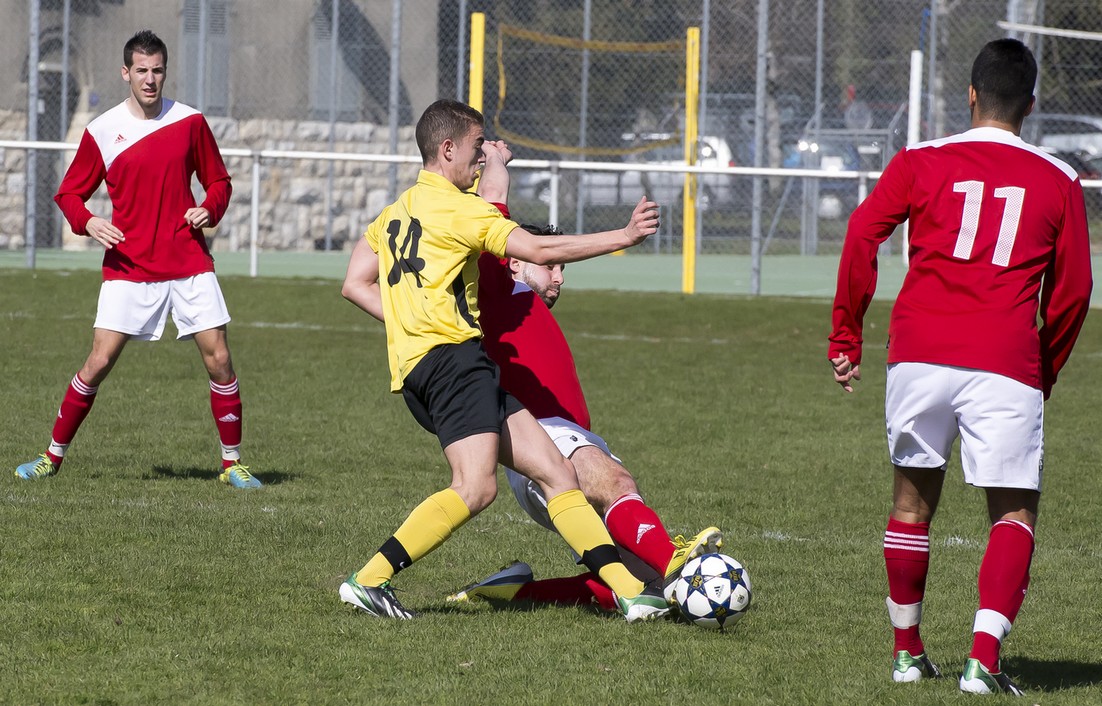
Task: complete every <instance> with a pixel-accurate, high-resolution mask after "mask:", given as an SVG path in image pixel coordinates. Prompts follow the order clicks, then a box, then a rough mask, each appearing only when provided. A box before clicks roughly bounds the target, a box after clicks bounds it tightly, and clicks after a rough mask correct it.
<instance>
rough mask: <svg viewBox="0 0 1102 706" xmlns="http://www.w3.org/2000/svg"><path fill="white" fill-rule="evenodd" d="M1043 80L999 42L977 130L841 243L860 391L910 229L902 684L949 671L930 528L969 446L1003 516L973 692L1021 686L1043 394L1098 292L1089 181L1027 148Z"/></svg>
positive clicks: (921, 158)
mask: <svg viewBox="0 0 1102 706" xmlns="http://www.w3.org/2000/svg"><path fill="white" fill-rule="evenodd" d="M1036 80H1037V64H1036V61H1035V60H1034V58H1033V54H1032V53H1031V52H1030V51H1029V49H1028V48H1026V47H1025V45H1023V44H1022V43H1021V42H1019V41H1017V40H1014V39H1000V40H996V41H993V42H990V43H988V44H987V45H986V46H984V48H983V50H982V51H980V53H979V55H978V56H977V57H976V60H975V62H974V63H973V65H972V76H971V86H970V87H969V91H968V106H969V108H970V110H971V113H972V129H971V130H968V131H967V132H964V133H962V134H960V135H953V136H951V137H946V138H943V139H939V140H933V141H931V142H923V143H919V144H916V145H912V146H910V147H907V148H905V149H903V150H901V151H900V152H899V154H897V155H896V156H895V157H894V158H893V159H892V161H891V163H890V164H889V165H888V167H887V169H885V170H884V174H883V176H882V177H881V179H880V181H879V182H878V183H877V185H876V188H875V189H874V190H873V191H872V193H871V194H870V195H869V198H868V199H866V200H865V202H864V203H862V204H861V205H860V206H859V207H858V208H857V209H856V210H855V211H854V212H853V216H852V217H851V218H850V222H849V230H848V231H847V233H846V241H845V246H844V248H843V250H842V260H841V263H840V265H839V268H838V290H837V294H836V295H835V299H834V327H833V331H832V333H831V335H830V347H829V353H828V357H829V358H830V362H831V364H832V366H833V368H834V380H835V381H836V382H837V383H839V384H840V385H841V386H842V388H843V389H844V390H846V391H847V392H852V391H853V386H852V383H853V381H855V380H859V379H860V368H859V367H858V366H859V365H860V363H861V344H862V337H861V330H862V323H863V319H864V315H865V312H866V310H867V309H868V306H869V302H870V300H871V299H872V294H873V290H874V289H875V287H876V250H877V247H878V246H879V244H880V243H882V242H883V241H884V240H886V239H887V238H888V236H890V235H891V234H892V232H893V231H894V230H895V228H896V226H898V225H899V224H901V223H902V222H903V221H905V220H907V219H910V224H911V239H910V245H909V254H910V269H909V271H908V272H907V276H906V278H905V279H904V281H903V287H902V289H901V291H900V293H899V297H898V299H897V300H896V302H895V306H894V307H893V308H892V314H891V323H890V325H889V327H888V341H889V343H888V372H887V394H886V396H885V405H884V406H885V417H886V421H887V431H888V447H889V453H890V456H891V462H892V464H893V465H894V467H895V491H894V497H893V503H892V510H891V514H890V516H889V519H888V526H887V530H886V531H885V533H884V561H885V565H886V567H887V574H888V598H887V605H888V615H889V617H890V619H891V624H892V627H893V629H894V634H895V649H894V654H895V659H894V663H893V668H892V678H893V680H894V681H897V682H909V681H918V680H920V679H922V678H924V677H933V676H939V674H940V672H939V670H938V669H937V667H936V666H934V663H933V662H932V661H930V658H929V657H928V656H927V654H926V649H925V646H924V644H923V641H922V638H921V636H920V634H919V623H920V621H921V618H922V602H923V598H924V596H925V592H926V575H927V571H928V568H929V561H930V535H929V530H930V521H931V520H932V519H933V516H934V512H935V511H936V509H937V505H938V500H939V499H940V497H941V488H942V484H943V482H944V480H945V470H946V466H947V464H948V459H949V455H950V453H951V449H952V446H953V442H954V440H955V439H956V438H957V437H958V436H959V437H960V453H961V465H962V466H963V470H964V479H965V481H966V482H967V483H969V484H970V485H973V486H976V487H978V488H982V489H983V490H984V492H985V494H986V496H987V510H988V515H989V518H990V522H991V530H990V535H989V538H988V543H987V549H986V551H985V553H984V557H983V562H982V564H981V565H980V571H979V610H977V611H976V617H975V622H974V623H973V628H972V633H973V642H972V651H971V653H970V655H969V658H968V660H967V661H966V662H965V665H964V670H963V674H962V675H961V677H960V689H961V691H964V692H970V693H981V694H986V693H1010V694H1017V695H1020V694H1021V693H1022V691H1021V689H1020V688H1019V687H1018V686H1017V685H1016V684H1015V683H1014V682H1013V681H1012V680H1011V679H1010V678H1009V677H1008V676H1007V675H1006V674H1005V673H1003V672H1002V671H1001V668H1000V664H999V654H1000V649H1001V646H1002V641H1003V639H1004V638H1005V637H1006V636H1007V635H1008V634H1009V633H1010V629H1011V626H1012V624H1013V623H1014V619H1015V617H1017V614H1018V611H1019V609H1020V608H1021V606H1022V602H1023V600H1024V598H1025V593H1026V588H1027V587H1028V585H1029V567H1030V563H1031V561H1032V557H1033V546H1034V540H1033V534H1034V528H1035V527H1036V524H1037V510H1038V503H1039V499H1040V489H1041V470H1042V456H1043V450H1044V434H1043V428H1042V427H1043V419H1044V414H1043V405H1044V402H1043V401H1044V399H1045V398H1047V397H1048V396H1049V393H1050V392H1051V391H1052V386H1053V385H1054V384H1055V382H1056V376H1057V374H1058V373H1059V372H1060V369H1061V368H1062V367H1063V365H1064V363H1066V362H1067V360H1068V356H1069V355H1070V354H1071V349H1072V346H1073V344H1074V343H1075V339H1076V337H1077V336H1078V335H1079V330H1080V328H1081V327H1082V325H1083V320H1084V318H1085V317H1086V315H1087V309H1088V306H1089V304H1090V293H1091V286H1092V282H1091V260H1090V240H1089V237H1088V233H1087V219H1086V215H1085V212H1084V207H1083V189H1082V186H1081V185H1080V183H1079V180H1078V178H1077V177H1076V173H1075V171H1074V170H1073V169H1072V168H1071V167H1069V166H1068V165H1067V164H1064V163H1063V162H1061V161H1060V160H1058V159H1055V158H1053V157H1051V156H1050V155H1048V154H1046V153H1044V152H1042V151H1041V150H1039V149H1037V148H1036V147H1033V146H1032V145H1029V144H1026V143H1025V142H1023V141H1022V139H1021V138H1020V137H1019V134H1020V133H1021V128H1022V122H1023V120H1024V119H1025V117H1026V115H1028V114H1029V113H1030V111H1031V110H1032V109H1033V86H1034V84H1035V83H1036ZM1038 314H1040V319H1041V323H1042V326H1041V328H1040V330H1038V327H1037V318H1038Z"/></svg>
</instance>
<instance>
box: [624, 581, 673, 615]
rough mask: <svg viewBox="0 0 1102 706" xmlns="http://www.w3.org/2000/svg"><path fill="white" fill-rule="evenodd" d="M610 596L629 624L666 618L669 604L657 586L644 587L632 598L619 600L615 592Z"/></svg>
mask: <svg viewBox="0 0 1102 706" xmlns="http://www.w3.org/2000/svg"><path fill="white" fill-rule="evenodd" d="M612 595H613V597H614V598H615V599H616V605H617V606H619V607H620V613H621V614H622V615H623V616H624V620H626V621H628V622H629V623H635V622H641V621H645V620H657V619H658V618H664V617H666V616H667V615H669V612H670V604H669V603H668V602H667V601H666V597H665V596H664V595H663V594H662V589H661V588H658V587H657V586H646V587H644V588H643V591H642V593H640V594H639V595H638V596H635V597H634V598H621V597H620V596H617V595H616V594H615V592H614V593H613V594H612Z"/></svg>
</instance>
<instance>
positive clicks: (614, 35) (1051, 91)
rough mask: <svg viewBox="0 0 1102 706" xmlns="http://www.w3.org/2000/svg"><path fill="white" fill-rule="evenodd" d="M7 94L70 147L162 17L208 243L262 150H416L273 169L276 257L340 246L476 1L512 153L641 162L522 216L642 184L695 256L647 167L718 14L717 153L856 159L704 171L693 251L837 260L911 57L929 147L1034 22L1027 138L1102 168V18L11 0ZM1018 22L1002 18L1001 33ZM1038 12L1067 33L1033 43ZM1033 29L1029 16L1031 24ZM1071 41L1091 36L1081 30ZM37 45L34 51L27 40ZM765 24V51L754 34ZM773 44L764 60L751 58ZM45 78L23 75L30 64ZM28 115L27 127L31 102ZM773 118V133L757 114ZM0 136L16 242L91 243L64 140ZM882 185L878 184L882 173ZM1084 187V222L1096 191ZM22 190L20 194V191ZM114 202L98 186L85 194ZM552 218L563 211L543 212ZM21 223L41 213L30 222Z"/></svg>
mask: <svg viewBox="0 0 1102 706" xmlns="http://www.w3.org/2000/svg"><path fill="white" fill-rule="evenodd" d="M0 6H3V9H4V10H5V11H6V13H7V14H6V17H8V21H7V22H5V23H4V25H3V26H2V27H0V36H2V37H3V39H4V40H5V41H3V42H2V43H0V51H3V52H6V53H7V54H8V56H7V57H6V59H7V60H6V61H3V62H0V72H6V74H7V75H6V76H5V78H7V79H8V84H7V85H9V86H12V87H14V90H11V91H9V94H8V99H7V101H6V102H0V140H5V141H6V142H5V144H11V142H10V141H19V140H25V139H28V138H30V139H33V140H38V141H41V142H47V143H62V142H66V143H76V142H77V141H78V140H79V137H80V134H81V131H82V130H83V129H84V127H85V126H86V125H87V124H88V122H89V121H90V120H91V119H93V118H94V117H95V116H97V115H99V114H100V113H102V112H103V111H104V110H106V109H108V108H110V107H112V106H114V105H116V104H117V103H118V102H120V101H121V100H123V99H124V98H125V97H126V92H127V86H126V84H125V83H124V82H123V81H122V80H121V79H120V67H121V65H122V56H121V54H122V45H123V43H124V42H125V40H126V39H127V38H128V37H129V36H130V35H131V34H132V33H133V32H135V31H137V30H138V29H143V28H150V29H153V30H154V31H155V32H157V33H158V34H159V35H160V36H161V37H162V38H163V39H164V40H165V41H166V42H167V44H168V46H169V52H170V60H169V64H168V67H169V72H168V81H167V84H166V92H165V93H166V95H167V96H169V97H172V98H176V99H178V100H181V101H183V102H185V103H188V104H191V105H194V106H195V107H198V108H200V109H201V110H203V111H204V112H205V113H206V114H207V116H208V119H209V121H210V123H211V125H212V128H213V129H214V130H215V134H216V135H217V137H218V139H219V144H220V145H221V146H222V147H223V148H237V149H243V150H250V151H253V152H249V153H242V156H233V157H230V158H228V159H227V165H228V166H229V168H230V170H231V173H232V175H233V176H234V185H235V195H234V199H233V203H232V206H231V209H230V212H229V213H228V214H227V216H226V218H225V219H224V221H223V223H222V224H221V226H220V227H219V228H218V229H217V231H213V232H211V233H210V236H211V238H212V247H213V248H214V249H215V250H216V251H217V250H231V249H237V248H241V247H244V245H245V244H247V243H248V241H249V237H250V231H249V229H250V221H251V216H252V212H251V208H250V206H251V203H250V202H251V201H252V200H253V198H254V194H253V189H252V186H251V179H250V176H251V170H252V167H253V163H254V162H255V161H256V160H258V159H260V158H259V157H258V156H257V155H256V153H255V151H257V150H282V151H284V152H293V151H307V152H311V153H330V152H337V153H357V154H364V153H371V154H380V155H405V156H407V157H408V158H409V160H410V161H409V162H406V163H397V164H396V163H369V162H362V161H361V162H353V161H343V160H340V159H324V158H318V157H317V155H315V156H314V157H311V158H299V157H296V156H294V155H289V156H282V157H279V158H274V157H272V158H264V159H262V160H261V162H260V179H259V188H258V190H257V193H256V195H255V198H256V200H257V201H258V202H259V205H258V213H259V218H258V221H259V223H258V226H257V230H258V232H257V238H258V241H259V246H260V247H261V248H262V249H263V250H269V251H274V250H290V251H307V250H330V249H333V250H339V249H344V248H347V246H348V244H349V243H350V242H353V241H354V240H355V239H356V237H357V236H358V235H359V233H360V232H361V231H362V229H363V227H364V226H365V225H366V224H367V223H368V222H369V221H370V220H371V218H373V216H374V215H375V214H376V213H378V211H379V210H381V208H382V207H383V205H384V204H385V203H386V202H387V201H388V200H389V199H390V198H392V197H393V195H394V194H395V193H396V192H397V191H399V190H400V189H402V188H404V187H405V186H406V185H408V184H409V183H410V182H411V181H412V179H413V176H414V174H415V171H416V166H417V165H416V155H417V150H416V146H415V144H414V141H413V135H412V124H413V122H414V121H415V120H416V117H417V116H418V115H419V114H420V112H421V111H422V110H423V109H424V108H425V107H426V106H427V105H428V104H429V103H430V102H432V101H433V100H435V99H436V98H439V97H458V98H460V99H464V98H465V97H466V88H467V68H468V65H469V62H470V61H471V60H472V59H471V58H470V57H469V56H468V45H467V40H468V34H467V33H468V31H469V22H468V18H469V13H471V12H482V13H485V15H486V30H487V31H486V55H485V81H484V84H483V86H484V89H485V91H484V93H485V100H484V105H483V106H482V107H483V110H484V112H485V114H486V117H487V125H488V133H489V136H490V137H504V138H506V139H508V140H509V141H510V142H511V144H512V145H513V146H514V153H515V155H516V156H517V157H518V158H529V159H550V160H585V161H589V162H593V161H601V162H607V161H612V162H616V163H621V164H622V163H624V162H628V163H631V164H632V165H635V164H638V165H639V170H638V171H631V170H628V171H624V172H598V171H581V172H579V171H574V170H564V171H563V172H562V175H563V176H562V181H561V183H559V184H558V185H557V186H558V188H557V189H555V192H556V193H555V198H556V201H555V203H554V204H552V203H551V197H552V189H551V185H550V184H551V182H550V178H549V176H550V171H553V170H550V171H549V170H548V169H546V168H519V167H518V169H517V170H516V172H515V178H514V185H515V188H514V192H513V199H514V204H515V209H514V210H515V212H517V213H518V215H520V216H521V217H523V218H524V219H525V220H529V221H542V220H546V219H547V218H548V217H549V216H550V215H551V214H552V213H554V214H555V215H556V216H557V219H558V220H559V221H560V223H559V225H561V226H562V227H564V228H565V229H567V230H578V229H584V230H597V229H602V228H605V227H617V226H619V225H621V224H622V223H621V222H622V221H623V220H624V218H625V217H626V214H627V208H628V206H629V205H631V204H634V203H635V201H636V200H637V199H638V197H639V196H640V195H641V194H642V193H643V192H644V191H645V192H647V193H648V194H650V195H653V196H655V197H656V198H657V199H658V200H659V201H660V202H661V203H662V206H663V209H664V212H665V214H666V217H665V219H664V223H665V228H664V232H663V233H662V237H660V238H656V239H655V242H654V243H653V247H654V249H656V250H657V251H659V252H670V253H678V252H680V251H681V247H682V243H681V222H682V217H683V213H682V205H681V204H682V202H681V185H682V178H681V176H680V175H679V174H676V173H664V172H648V171H647V169H646V165H647V164H649V163H659V164H665V165H670V164H674V165H676V164H678V163H680V162H681V161H682V160H683V159H684V146H683V144H682V135H683V133H684V130H685V125H684V118H683V116H684V114H685V105H684V103H685V66H686V53H685V40H686V31H687V29H688V28H689V27H699V28H701V63H700V75H699V80H700V88H701V92H702V96H703V98H702V99H701V101H700V110H699V112H700V129H699V134H700V140H699V142H698V144H697V145H696V146H695V149H696V152H697V160H698V163H699V164H700V165H702V166H710V167H716V168H723V167H752V166H755V165H760V166H763V167H788V168H809V169H820V170H828V171H839V172H842V173H845V174H847V175H849V176H848V177H847V178H814V179H812V178H807V177H806V176H800V175H797V174H784V175H781V176H777V175H772V176H768V177H762V178H761V187H762V188H761V192H760V196H759V198H758V199H755V198H754V193H755V189H754V188H753V182H754V178H753V177H751V176H748V175H746V174H731V173H728V174H707V175H702V176H701V177H700V179H699V182H698V184H699V192H700V197H699V201H698V205H699V207H700V210H699V216H698V224H699V238H698V239H697V243H698V248H699V250H700V252H701V253H704V254H711V253H733V254H743V253H748V252H750V251H751V249H752V243H753V242H755V238H756V239H757V242H759V243H760V244H761V246H762V252H764V253H765V254H767V255H768V254H795V253H799V254H807V255H811V254H829V253H834V252H837V251H838V249H839V247H840V243H841V240H842V237H843V234H844V229H845V221H846V218H847V216H848V214H849V212H850V211H851V210H852V209H853V208H854V206H855V205H856V204H857V202H858V200H859V199H860V198H861V193H862V192H861V188H862V187H861V184H860V183H859V182H858V180H857V179H855V178H853V173H854V172H858V171H862V172H875V171H879V170H880V169H881V168H882V167H883V166H884V165H885V164H886V162H887V160H888V159H890V157H891V156H892V155H893V154H894V153H895V152H896V151H897V150H898V149H899V148H900V147H901V146H902V145H903V144H905V143H906V140H907V125H908V119H909V115H908V108H907V99H908V91H909V76H910V54H911V52H912V50H916V49H917V50H921V51H923V52H924V56H923V88H922V100H921V116H920V123H919V124H920V138H922V139H928V138H934V137H939V136H942V135H946V134H949V133H952V132H956V131H960V130H962V129H965V128H967V127H968V122H969V117H968V114H967V86H968V78H969V70H970V65H971V61H972V59H973V57H974V55H975V53H976V52H977V51H978V49H979V47H980V46H981V45H982V44H983V43H984V42H986V41H988V40H990V39H993V38H997V37H1001V36H1008V35H1009V36H1017V37H1019V38H1022V39H1023V40H1024V41H1027V43H1029V44H1030V45H1031V46H1032V48H1033V49H1034V51H1035V53H1036V54H1037V57H1038V60H1039V62H1040V65H1041V74H1040V79H1039V85H1038V89H1037V96H1038V105H1037V109H1036V115H1035V116H1034V117H1032V118H1030V119H1029V120H1027V123H1026V133H1025V135H1024V136H1025V137H1026V138H1027V139H1030V140H1031V141H1034V142H1037V143H1039V144H1041V145H1043V146H1045V147H1046V148H1048V149H1050V150H1052V151H1055V152H1059V153H1060V155H1061V156H1062V157H1064V158H1065V159H1067V160H1068V161H1069V162H1072V163H1073V165H1074V166H1076V168H1077V169H1080V171H1081V174H1082V175H1083V176H1084V178H1088V179H1089V178H1097V176H1098V172H1099V169H1100V165H1102V161H1100V160H1102V92H1100V91H1098V90H1097V88H1098V81H1099V79H1098V76H1102V42H1099V41H1097V40H1098V38H1099V37H1098V36H1092V35H1091V33H1092V32H1093V33H1100V32H1102V13H1099V12H1098V3H1097V0H967V2H965V1H964V0H878V1H877V2H875V3H870V2H866V1H865V0H829V2H828V1H826V0H786V1H785V2H780V1H779V0H724V1H722V2H710V1H709V0H663V1H662V2H658V1H657V0H645V1H641V2H626V1H613V0H585V1H584V2H575V3H562V2H553V1H552V0H450V1H448V0H446V1H443V2H438V1H437V0H404V1H398V0H392V1H390V2H387V1H386V0H283V1H281V2H279V3H269V2H265V1H264V0H165V1H164V2H157V3H147V2H136V1H135V0H31V2H29V3H28V2H24V1H23V0H0ZM1000 23H1002V26H1000ZM1022 25H1030V26H1034V25H1036V26H1045V27H1054V28H1062V29H1064V30H1073V31H1074V32H1073V33H1072V34H1067V33H1065V34H1063V35H1060V34H1051V33H1048V34H1041V33H1038V32H1036V31H1033V32H1025V31H1023V30H1022V29H1020V28H1019V27H1020V26H1022ZM1016 28H1019V29H1016ZM1076 32H1077V33H1078V34H1076ZM32 36H33V37H35V38H36V41H31V40H30V37H32ZM759 37H764V43H759ZM759 58H760V59H762V61H759ZM35 66H36V67H37V71H31V70H30V68H31V67H35ZM32 93H33V94H34V95H36V96H37V100H36V101H33V102H34V106H33V111H34V113H35V114H36V119H35V120H34V121H33V122H32V123H31V124H28V121H27V115H28V105H29V103H30V102H32V101H30V100H29V96H30V95H31V94H32ZM759 123H761V126H760V127H759V125H758V124H759ZM52 147H53V149H51V148H49V147H43V148H42V149H34V150H29V149H27V148H26V147H25V146H24V147H18V146H8V147H4V148H0V151H2V158H0V164H2V165H3V169H4V178H5V187H6V188H5V189H4V190H3V193H2V194H0V199H3V204H0V250H4V249H7V250H20V249H22V248H23V247H24V246H25V243H26V241H27V237H28V233H33V235H34V238H35V242H36V244H37V246H38V247H39V248H65V249H79V248H82V247H88V246H89V244H90V242H89V240H88V239H84V238H74V237H73V236H72V234H71V233H68V232H67V230H66V228H65V224H64V222H63V219H62V218H61V215H60V213H59V212H58V210H57V209H56V207H55V206H54V204H53V203H52V196H53V194H54V192H55V191H56V189H57V185H58V183H59V182H60V179H61V175H62V173H63V171H64V168H65V165H66V164H67V162H68V160H69V159H70V158H71V152H64V151H60V150H58V149H56V148H57V145H52ZM870 186H871V184H870ZM1099 193H1100V192H1098V191H1097V190H1095V191H1092V192H1091V196H1092V200H1091V215H1092V218H1095V219H1097V218H1099V217H1100V209H1099V208H1098V207H1099V206H1100V205H1102V204H1100V201H1102V199H1099V198H1093V197H1094V196H1097V195H1098V194H1099ZM28 197H29V198H28ZM90 206H91V208H92V209H93V211H94V212H97V213H99V214H100V215H107V213H106V210H107V209H109V205H108V204H107V202H106V198H105V197H103V196H97V197H96V199H94V200H93V202H92V204H90ZM552 206H554V208H552ZM28 217H30V220H29V221H28Z"/></svg>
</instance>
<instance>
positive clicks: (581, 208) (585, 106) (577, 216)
mask: <svg viewBox="0 0 1102 706" xmlns="http://www.w3.org/2000/svg"><path fill="white" fill-rule="evenodd" d="M592 14H593V1H592V0H585V19H584V20H583V22H582V39H584V40H585V41H587V42H588V41H589V40H590V39H591V38H592V36H593V22H592ZM578 118H579V119H580V120H581V125H580V126H579V127H578V147H581V148H582V149H583V150H584V149H585V146H586V141H587V139H588V134H587V130H586V123H588V122H589V49H588V48H586V49H582V105H581V111H580V115H579V116H578ZM578 159H579V160H580V161H582V162H584V161H585V153H584V152H582V153H581V154H580V155H578ZM584 181H585V172H578V198H577V209H576V211H575V213H574V230H575V232H577V233H581V232H582V230H583V229H584V228H585V190H584V189H583V188H582V183H583V182H584Z"/></svg>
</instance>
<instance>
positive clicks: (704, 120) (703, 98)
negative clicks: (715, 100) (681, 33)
mask: <svg viewBox="0 0 1102 706" xmlns="http://www.w3.org/2000/svg"><path fill="white" fill-rule="evenodd" d="M701 14H702V15H703V17H701V22H700V25H701V26H700V80H699V82H698V83H699V86H700V107H699V108H698V109H697V127H698V131H699V130H703V131H704V132H705V133H706V134H708V135H723V134H724V133H726V130H709V129H708V33H709V30H710V27H711V24H712V21H711V20H712V2H711V0H704V5H703V7H702V8H701ZM720 166H724V165H720ZM700 191H701V190H700V189H697V192H696V210H697V213H699V212H700ZM714 206H715V204H713V207H714ZM703 246H704V219H703V218H697V219H696V251H697V253H700V252H703Z"/></svg>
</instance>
